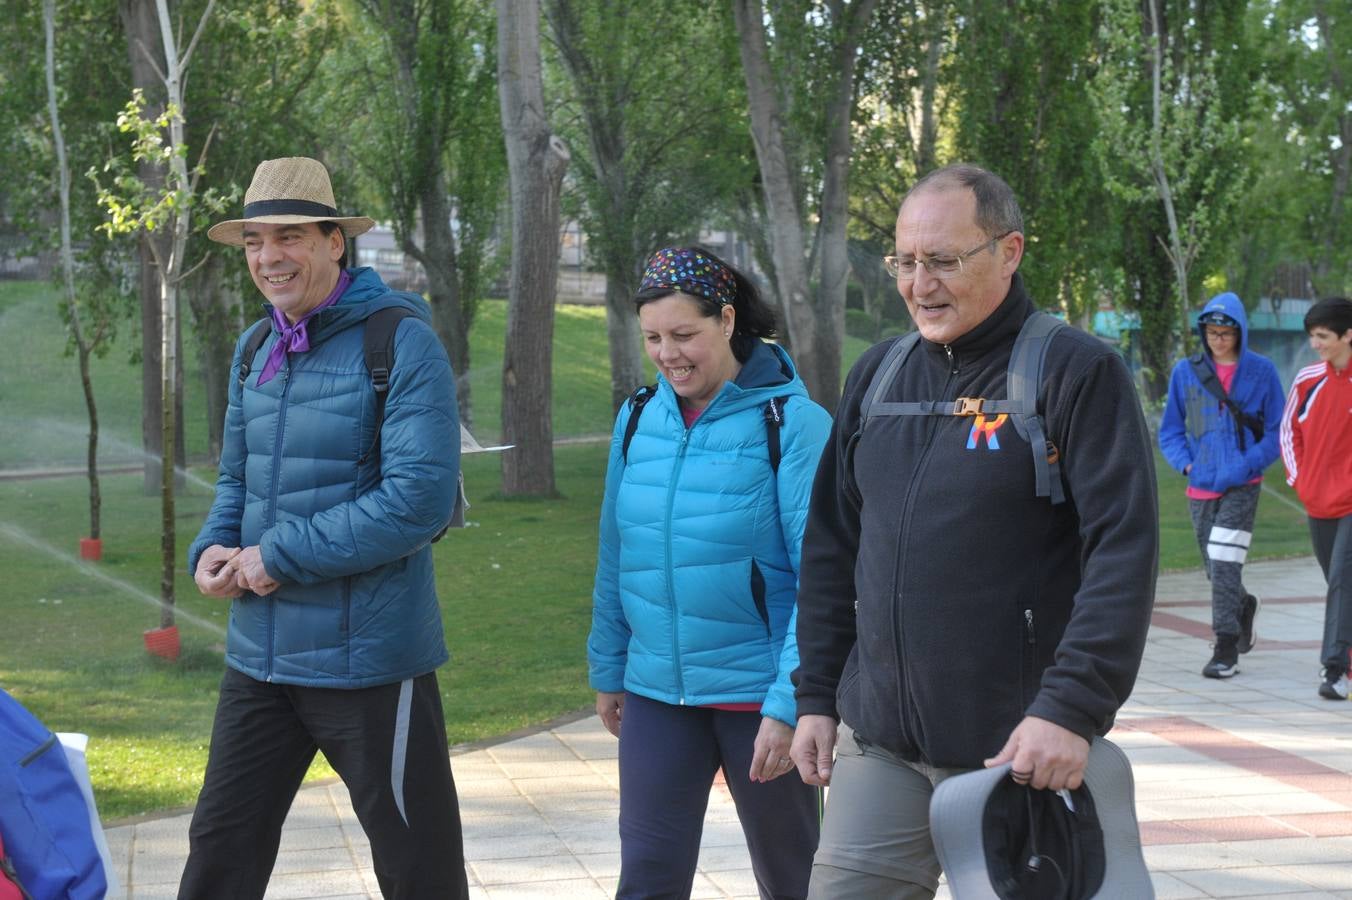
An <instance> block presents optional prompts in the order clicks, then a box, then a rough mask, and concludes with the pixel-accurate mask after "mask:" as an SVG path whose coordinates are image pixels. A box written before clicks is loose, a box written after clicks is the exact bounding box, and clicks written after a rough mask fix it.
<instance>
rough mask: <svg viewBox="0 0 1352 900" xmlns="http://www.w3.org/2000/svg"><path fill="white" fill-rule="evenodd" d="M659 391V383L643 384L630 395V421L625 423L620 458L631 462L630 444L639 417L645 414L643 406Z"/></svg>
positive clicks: (636, 428)
mask: <svg viewBox="0 0 1352 900" xmlns="http://www.w3.org/2000/svg"><path fill="white" fill-rule="evenodd" d="M656 393H657V385H655V384H645V385H641V386H639V387H638V388H636V389H635V390H634V392H633V393H632V394H630V395H629V421H627V422H625V423H624V440H623V441H622V442H621V444H620V458H621V459H622V460H624V461H625V463H626V464H627V463H628V462H629V444H630V443H631V442H632V441H633V440H634V432H635V431H637V430H638V417H639V416H640V415H642V414H643V406H644V404H646V403H647V402H648V401H649V400H651V399H652V398H653V396H654V395H655V394H656Z"/></svg>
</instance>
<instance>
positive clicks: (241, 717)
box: [178, 668, 469, 900]
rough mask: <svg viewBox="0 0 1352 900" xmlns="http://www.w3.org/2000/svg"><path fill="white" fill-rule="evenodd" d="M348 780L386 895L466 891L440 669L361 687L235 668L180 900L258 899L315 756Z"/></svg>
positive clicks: (422, 896)
mask: <svg viewBox="0 0 1352 900" xmlns="http://www.w3.org/2000/svg"><path fill="white" fill-rule="evenodd" d="M317 750H322V751H323V752H324V756H325V757H326V758H327V759H328V761H329V763H330V764H331V765H332V766H333V768H334V770H335V771H336V772H337V773H338V774H339V775H340V776H341V777H342V779H343V783H344V784H346V785H347V789H348V793H349V794H351V796H352V807H353V809H354V810H355V811H356V813H357V820H358V821H359V822H361V825H362V828H363V829H364V830H365V831H366V836H367V837H368V838H370V840H371V856H372V859H373V863H374V866H375V875H376V881H377V882H378V883H379V884H380V891H381V894H382V895H384V896H385V897H387V898H403V900H426V898H431V897H436V898H450V900H454V898H463V897H467V896H468V895H469V887H468V885H467V884H466V877H465V863H464V850H463V846H462V842H461V834H460V808H459V804H458V802H457V799H456V793H455V782H454V780H453V779H452V778H451V764H450V755H449V753H448V751H447V748H446V721H445V719H444V718H443V717H442V710H441V692H440V691H439V690H438V689H437V676H436V674H435V673H433V672H428V673H427V674H425V675H419V676H418V677H417V678H410V679H408V680H407V681H403V682H395V683H393V684H383V685H380V686H378V687H370V688H360V689H357V690H337V689H333V688H315V687H298V686H296V685H286V684H269V683H267V682H263V681H256V680H254V679H252V678H250V677H248V676H247V675H244V674H242V673H240V672H237V671H235V670H234V669H230V668H227V669H226V670H225V677H224V678H222V679H221V696H220V700H219V701H218V702H217V704H216V720H215V723H214V725H213V726H212V731H211V750H210V752H209V754H208V757H207V772H206V778H205V781H204V783H203V785H202V793H201V794H200V795H199V796H198V798H197V808H196V809H195V810H194V811H193V817H192V824H191V825H190V826H189V828H188V843H189V850H188V862H187V865H186V866H185V867H184V871H183V879H182V881H181V882H180V883H179V891H178V896H179V900H258V898H261V897H262V896H263V894H264V892H265V891H266V890H267V885H268V879H269V877H270V876H271V874H272V866H273V863H274V862H275V861H276V858H277V846H278V843H279V842H280V840H281V836H282V823H283V821H284V820H285V819H286V814H287V811H288V810H289V809H290V808H291V801H292V800H293V799H294V798H295V796H296V790H297V788H299V787H300V783H301V779H302V778H304V777H305V772H306V770H307V769H309V768H310V761H311V760H312V759H314V755H315V752H316V751H317Z"/></svg>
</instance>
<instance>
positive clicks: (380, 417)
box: [357, 306, 416, 465]
mask: <svg viewBox="0 0 1352 900" xmlns="http://www.w3.org/2000/svg"><path fill="white" fill-rule="evenodd" d="M412 315H416V314H415V313H414V312H413V310H411V309H408V308H407V307H404V306H386V307H384V308H383V309H378V310H376V311H375V312H374V313H372V314H371V315H370V316H369V317H367V319H366V321H365V322H364V323H363V328H364V331H363V335H362V356H363V358H364V359H365V360H366V371H367V372H369V373H370V374H371V387H372V388H374V389H375V392H376V416H375V435H376V436H375V439H374V440H373V441H372V442H371V449H370V450H367V451H366V453H364V454H363V455H362V458H361V459H359V460H357V463H358V464H359V465H360V464H364V463H365V462H366V461H367V460H369V459H374V458H378V457H379V455H380V426H381V425H383V424H384V423H385V400H386V399H387V398H388V397H389V392H390V372H391V371H392V370H393V369H394V333H395V332H396V331H398V330H399V323H400V322H401V321H403V320H404V319H406V318H408V317H409V316H412Z"/></svg>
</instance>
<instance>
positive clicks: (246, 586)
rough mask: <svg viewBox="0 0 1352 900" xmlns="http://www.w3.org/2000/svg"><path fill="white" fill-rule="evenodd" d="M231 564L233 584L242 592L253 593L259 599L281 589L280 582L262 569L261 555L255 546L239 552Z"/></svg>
mask: <svg viewBox="0 0 1352 900" xmlns="http://www.w3.org/2000/svg"><path fill="white" fill-rule="evenodd" d="M231 564H232V565H233V566H234V567H235V584H236V585H237V586H238V587H239V589H240V590H242V591H253V592H254V593H255V594H257V595H258V596H260V597H266V596H267V595H268V594H271V593H272V592H273V591H275V590H277V588H279V587H281V582H279V581H277V580H276V579H275V578H273V577H272V576H271V575H269V574H268V570H267V569H265V568H263V554H262V553H261V552H259V549H258V545H257V544H254V545H253V546H252V547H245V548H244V549H243V550H241V551H239V555H238V556H236V557H235V558H234V560H233V561H232V563H231Z"/></svg>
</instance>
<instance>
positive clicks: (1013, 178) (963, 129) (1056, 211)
mask: <svg viewBox="0 0 1352 900" xmlns="http://www.w3.org/2000/svg"><path fill="white" fill-rule="evenodd" d="M955 5H956V6H957V8H958V11H959V21H960V22H961V25H960V28H959V31H958V33H957V35H956V37H955V39H954V40H955V43H954V53H953V59H952V61H951V63H950V72H951V79H952V89H953V91H954V95H955V96H954V103H955V106H956V108H957V110H956V114H955V120H956V121H955V123H954V132H955V134H954V139H955V151H956V154H957V158H958V159H962V160H968V161H972V162H976V163H979V164H981V165H984V166H986V167H988V168H990V169H991V170H992V171H995V172H998V173H999V174H1000V175H1002V176H1003V177H1004V178H1005V180H1006V181H1008V182H1009V185H1010V187H1012V188H1013V189H1014V193H1015V195H1016V196H1017V197H1018V198H1019V204H1020V206H1021V207H1022V209H1023V213H1024V218H1025V237H1026V244H1025V248H1024V261H1023V264H1022V265H1021V266H1020V270H1019V271H1020V272H1021V274H1022V275H1023V278H1024V280H1025V283H1026V284H1027V286H1028V289H1029V292H1030V294H1031V295H1032V296H1033V297H1034V298H1035V300H1036V302H1038V303H1039V304H1040V305H1043V306H1056V307H1060V308H1062V309H1064V310H1065V311H1066V312H1067V313H1068V314H1069V315H1070V316H1071V317H1072V318H1075V317H1078V316H1080V315H1082V314H1083V313H1084V312H1085V311H1086V310H1089V309H1092V308H1093V307H1094V304H1095V301H1096V299H1097V295H1098V293H1099V292H1100V291H1101V289H1102V286H1103V284H1104V283H1105V281H1106V279H1107V277H1108V276H1107V274H1106V272H1107V270H1108V269H1109V268H1110V266H1111V257H1112V252H1113V249H1112V236H1111V235H1112V232H1111V225H1112V214H1113V205H1112V203H1111V202H1110V198H1109V197H1108V196H1107V193H1106V191H1105V190H1104V185H1103V177H1102V174H1101V172H1100V169H1099V166H1098V165H1097V163H1096V160H1095V159H1094V157H1093V156H1092V154H1090V153H1087V152H1086V148H1087V147H1088V146H1089V145H1090V144H1091V142H1092V141H1093V140H1094V139H1095V135H1096V134H1098V133H1099V132H1100V130H1101V128H1102V125H1101V122H1100V119H1099V117H1098V116H1097V115H1096V114H1095V110H1094V106H1093V104H1092V103H1091V102H1090V98H1089V90H1090V85H1091V84H1097V83H1099V81H1100V80H1101V79H1102V78H1103V77H1104V73H1103V72H1102V70H1097V71H1096V64H1095V62H1096V60H1095V57H1096V54H1095V52H1094V51H1095V48H1094V41H1095V36H1096V27H1097V24H1098V16H1099V11H1100V9H1101V7H1102V3H1100V2H1099V0H1056V2H1052V3H1047V4H1043V5H1041V6H1040V7H1039V14H1038V15H1032V16H1025V17H1019V18H1015V17H1011V16H1009V15H1007V14H1006V12H1005V10H1006V6H1007V4H1006V3H1004V2H1003V0H963V2H960V3H957V4H955Z"/></svg>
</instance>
